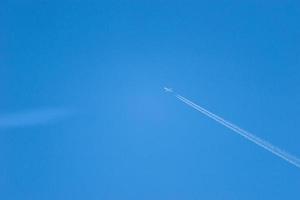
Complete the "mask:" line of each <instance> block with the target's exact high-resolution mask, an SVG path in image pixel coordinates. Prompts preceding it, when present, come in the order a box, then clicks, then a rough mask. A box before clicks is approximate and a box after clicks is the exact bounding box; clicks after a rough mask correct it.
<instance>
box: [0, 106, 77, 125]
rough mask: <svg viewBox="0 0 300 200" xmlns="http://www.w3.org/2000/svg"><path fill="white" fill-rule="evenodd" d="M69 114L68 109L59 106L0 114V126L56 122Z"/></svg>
mask: <svg viewBox="0 0 300 200" xmlns="http://www.w3.org/2000/svg"><path fill="white" fill-rule="evenodd" d="M70 115H71V112H70V111H67V110H65V109H60V108H44V109H36V110H24V111H19V112H14V113H9V114H1V115H0V128H15V127H25V126H34V125H41V124H47V123H52V122H56V121H59V120H62V119H63V118H66V117H68V116H70Z"/></svg>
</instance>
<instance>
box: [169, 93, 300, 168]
mask: <svg viewBox="0 0 300 200" xmlns="http://www.w3.org/2000/svg"><path fill="white" fill-rule="evenodd" d="M168 92H171V93H173V91H168ZM173 94H174V96H175V97H176V98H177V99H179V100H180V101H182V102H184V103H185V104H187V105H189V106H190V107H192V108H194V109H196V110H197V111H199V112H201V113H202V114H204V115H206V116H207V117H209V118H211V119H213V120H215V121H216V122H218V123H220V124H222V125H223V126H225V127H227V128H229V129H231V130H232V131H234V132H236V133H237V134H239V135H241V136H243V137H244V138H246V139H247V140H250V141H251V142H253V143H255V144H257V145H258V146H260V147H262V148H264V149H265V150H267V151H269V152H271V153H273V154H274V155H276V156H278V157H280V158H282V159H284V160H285V161H287V162H289V163H291V164H293V165H294V166H296V167H298V168H300V160H299V158H297V157H295V156H293V155H291V154H289V153H287V152H285V151H283V150H281V149H280V148H278V147H276V146H274V145H272V144H270V143H269V142H267V141H265V140H263V139H261V138H259V137H257V136H255V135H254V134H252V133H250V132H248V131H245V130H243V129H242V128H240V127H238V126H236V125H234V124H232V123H231V122H229V121H227V120H225V119H223V118H222V117H219V116H217V115H216V114H213V113H212V112H210V111H208V110H206V109H204V108H202V107H201V106H199V105H197V104H195V103H193V102H192V101H190V100H188V99H186V98H185V97H183V96H181V95H179V94H176V93H173Z"/></svg>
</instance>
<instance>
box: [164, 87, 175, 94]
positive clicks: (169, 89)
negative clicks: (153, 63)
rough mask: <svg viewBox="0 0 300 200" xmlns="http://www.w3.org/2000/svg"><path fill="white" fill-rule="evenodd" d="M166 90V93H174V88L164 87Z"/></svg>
mask: <svg viewBox="0 0 300 200" xmlns="http://www.w3.org/2000/svg"><path fill="white" fill-rule="evenodd" d="M164 90H165V91H166V92H171V93H172V92H173V89H172V88H167V87H164Z"/></svg>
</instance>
